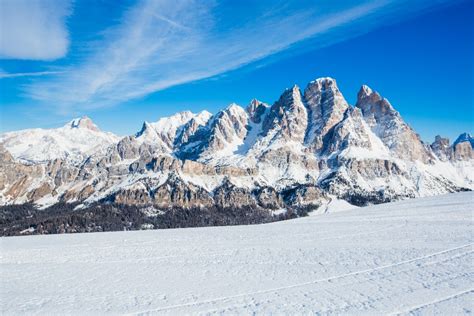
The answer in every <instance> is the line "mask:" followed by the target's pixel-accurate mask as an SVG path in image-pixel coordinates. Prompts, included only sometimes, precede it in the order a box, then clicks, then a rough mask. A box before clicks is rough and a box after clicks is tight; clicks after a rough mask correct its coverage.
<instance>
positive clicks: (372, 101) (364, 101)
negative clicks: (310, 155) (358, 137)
mask: <svg viewBox="0 0 474 316" xmlns="http://www.w3.org/2000/svg"><path fill="white" fill-rule="evenodd" d="M355 106H356V107H357V108H359V109H361V111H362V114H363V115H364V119H365V121H366V122H367V123H368V125H369V126H370V127H371V129H372V131H373V132H374V133H375V134H376V135H377V136H378V137H379V138H380V139H381V140H382V142H383V143H384V144H385V145H386V146H387V147H388V148H389V149H390V151H391V152H392V153H394V154H395V156H396V157H398V158H400V159H408V160H411V161H415V160H419V161H422V162H424V163H427V162H429V161H430V160H431V159H432V158H433V156H432V154H431V153H430V151H429V149H428V148H427V147H425V146H424V144H423V143H422V141H421V139H420V137H419V135H418V134H417V133H415V131H414V130H413V129H412V128H411V127H410V126H409V125H408V124H407V123H406V122H405V121H403V119H402V117H401V116H400V114H399V113H398V112H397V111H396V110H395V109H394V108H393V106H392V105H391V104H390V102H389V101H388V100H387V99H386V98H383V97H382V96H381V95H380V94H379V93H378V92H376V91H374V90H372V89H371V88H369V87H368V86H366V85H363V86H362V87H361V88H360V90H359V93H358V95H357V103H356V105H355Z"/></svg>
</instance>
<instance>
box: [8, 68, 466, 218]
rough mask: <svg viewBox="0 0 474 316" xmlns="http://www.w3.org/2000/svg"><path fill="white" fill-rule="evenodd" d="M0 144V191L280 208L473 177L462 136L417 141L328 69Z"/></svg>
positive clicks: (445, 187)
mask: <svg viewBox="0 0 474 316" xmlns="http://www.w3.org/2000/svg"><path fill="white" fill-rule="evenodd" d="M0 155H1V156H2V157H3V160H4V161H3V162H2V163H0V171H1V172H0V201H2V203H23V202H35V203H39V204H47V203H49V204H52V203H56V202H58V201H64V202H73V201H79V202H83V203H86V204H87V203H94V202H96V201H103V200H106V201H115V202H116V203H126V204H130V203H132V204H137V205H149V204H153V205H157V206H159V207H160V208H164V209H166V207H208V206H212V205H227V206H229V205H231V204H232V203H234V204H235V205H237V206H244V205H246V206H249V207H251V208H256V207H264V208H265V207H269V205H271V207H274V208H285V207H296V206H301V205H308V204H309V205H313V204H317V203H319V202H318V201H320V200H321V199H323V198H324V196H325V195H326V194H330V195H335V196H337V197H338V198H342V199H346V200H348V201H349V202H351V203H355V204H364V203H374V202H383V201H390V200H393V199H398V198H405V197H413V196H422V195H432V194H439V193H446V192H452V191H456V190H461V189H462V188H473V187H474V178H473V176H472V175H473V174H474V172H473V170H474V154H473V150H472V136H470V135H469V134H467V133H466V134H463V135H461V136H460V137H459V138H458V140H456V142H455V144H454V145H453V146H450V145H449V141H448V140H446V139H442V138H441V137H438V138H436V140H435V142H434V143H433V144H431V145H427V144H425V143H423V142H422V141H421V140H420V138H419V136H418V135H417V134H416V132H415V131H414V130H413V129H412V128H411V127H410V126H409V125H408V124H407V123H406V122H405V121H404V120H403V118H402V117H401V115H400V113H398V112H397V111H396V110H395V109H394V107H393V106H392V105H391V104H390V102H389V101H388V100H387V99H385V98H384V97H382V96H381V95H380V94H379V93H378V92H376V91H375V90H372V89H371V88H369V87H368V86H366V85H364V86H362V87H361V89H360V90H359V93H358V100H357V104H356V105H355V107H352V106H350V105H349V104H348V103H347V101H346V100H345V98H344V96H343V94H342V93H341V91H340V90H339V88H338V86H337V82H336V80H334V79H333V78H329V77H325V78H319V79H316V80H313V81H312V82H310V83H309V84H308V85H307V86H306V88H305V89H304V92H303V93H302V92H301V90H300V88H299V87H298V86H297V85H295V86H293V87H291V88H289V89H286V90H285V91H284V92H283V93H282V94H281V96H280V97H279V99H278V100H277V101H276V102H274V103H273V104H272V105H271V106H270V105H268V104H266V103H264V102H261V101H259V100H256V99H254V100H252V101H251V102H250V104H248V105H247V106H246V108H245V109H244V108H242V107H241V106H239V105H237V104H234V103H232V104H230V105H229V106H227V107H226V108H225V109H223V110H221V111H218V112H217V113H216V114H214V115H212V114H211V113H209V112H207V111H202V112H200V113H198V114H194V113H191V112H189V111H184V112H180V113H177V114H175V115H172V116H170V117H165V118H161V119H159V120H158V121H156V122H147V121H145V122H144V123H143V125H142V128H141V130H140V131H139V132H138V133H137V134H135V135H132V136H127V137H123V138H119V137H117V136H115V135H113V134H110V133H105V132H101V131H100V130H99V129H98V128H97V126H96V125H95V124H94V123H93V122H92V120H90V119H89V118H87V117H83V118H80V119H75V120H73V121H71V122H69V123H68V124H67V125H66V126H64V127H61V128H58V129H50V130H42V129H35V130H25V131H19V132H13V133H6V134H3V135H1V136H0ZM171 173H172V174H173V177H174V178H175V179H176V181H173V183H170V182H169V181H168V182H167V180H166V179H168V178H169V174H171ZM225 179H226V180H225ZM224 180H225V181H228V183H232V184H233V185H232V186H228V185H227V186H226V185H224V184H225V183H227V182H225V181H224ZM229 203H230V204H229Z"/></svg>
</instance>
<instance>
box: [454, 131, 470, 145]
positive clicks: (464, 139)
mask: <svg viewBox="0 0 474 316" xmlns="http://www.w3.org/2000/svg"><path fill="white" fill-rule="evenodd" d="M464 142H468V143H470V144H471V146H472V147H474V137H472V136H471V134H469V133H462V134H461V135H459V136H458V138H456V140H455V141H454V143H453V146H456V145H457V144H459V143H464Z"/></svg>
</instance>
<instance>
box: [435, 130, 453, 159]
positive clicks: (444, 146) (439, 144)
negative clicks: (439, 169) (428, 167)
mask: <svg viewBox="0 0 474 316" xmlns="http://www.w3.org/2000/svg"><path fill="white" fill-rule="evenodd" d="M431 149H432V150H433V152H434V153H435V154H436V156H437V157H438V158H439V159H440V160H442V161H447V160H450V159H451V158H452V154H453V148H452V147H451V146H450V144H449V139H448V138H444V137H441V136H440V135H436V137H435V141H434V142H433V143H432V144H431Z"/></svg>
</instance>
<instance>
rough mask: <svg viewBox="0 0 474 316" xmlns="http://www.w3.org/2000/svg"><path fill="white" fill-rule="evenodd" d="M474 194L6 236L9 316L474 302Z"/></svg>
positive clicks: (0, 273)
mask: <svg viewBox="0 0 474 316" xmlns="http://www.w3.org/2000/svg"><path fill="white" fill-rule="evenodd" d="M473 202H474V193H472V192H465V193H456V194H450V195H444V196H438V197H430V198H422V199H414V200H406V201H401V202H396V203H388V204H383V205H377V206H371V207H366V208H359V209H353V210H348V211H343V212H337V213H329V214H322V215H316V216H311V217H306V218H300V219H296V220H290V221H284V222H278V223H272V224H264V225H252V226H227V227H207V228H189V229H170V230H155V231H140V232H116V233H93V234H73V235H51V236H25V237H8V238H1V239H0V250H1V251H0V255H1V257H0V278H1V281H0V282H1V283H0V303H1V309H0V311H1V314H2V315H23V314H28V315H31V314H33V315H45V314H47V315H51V314H81V315H82V314H88V315H89V314H92V315H98V314H101V315H102V314H127V315H155V314H172V315H176V314H200V315H201V314H223V313H225V314H252V313H256V314H295V313H296V314H316V315H338V314H358V315H360V314H363V315H364V314H369V315H374V314H375V315H380V314H392V315H433V314H435V315H463V314H469V313H472V312H473V311H474V303H473V302H474V286H473V285H474V282H473V281H474V264H473V262H474V238H473V215H474V212H473V211H474V206H473V205H474V203H473Z"/></svg>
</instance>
